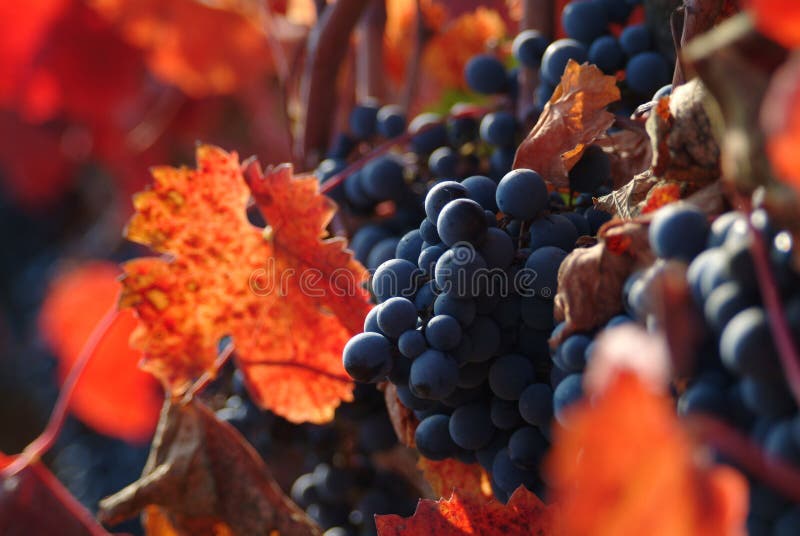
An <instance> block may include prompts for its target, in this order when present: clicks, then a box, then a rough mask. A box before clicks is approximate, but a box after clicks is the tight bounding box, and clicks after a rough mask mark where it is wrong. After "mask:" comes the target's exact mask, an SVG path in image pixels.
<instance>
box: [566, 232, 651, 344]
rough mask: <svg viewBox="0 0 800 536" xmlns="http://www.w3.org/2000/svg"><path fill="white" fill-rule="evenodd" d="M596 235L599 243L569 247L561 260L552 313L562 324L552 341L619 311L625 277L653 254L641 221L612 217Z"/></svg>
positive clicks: (646, 262) (591, 326)
mask: <svg viewBox="0 0 800 536" xmlns="http://www.w3.org/2000/svg"><path fill="white" fill-rule="evenodd" d="M598 238H599V239H600V241H599V243H597V244H596V245H594V246H592V247H589V248H579V249H575V250H573V251H572V253H570V254H569V255H567V257H566V258H565V259H564V261H563V262H562V263H561V267H560V268H559V270H558V294H556V297H555V311H554V315H555V317H556V319H557V320H558V321H565V322H566V325H565V328H564V329H563V330H562V331H561V332H560V335H559V338H558V339H556V340H553V341H552V342H553V343H558V342H560V341H561V340H563V338H566V337H568V336H569V335H571V334H572V333H574V332H576V331H589V330H591V329H593V328H595V327H598V326H602V325H603V324H605V323H606V322H607V321H608V320H610V319H611V317H613V316H614V315H616V314H619V312H620V311H622V287H623V285H624V283H625V279H627V277H628V276H629V275H630V274H631V273H632V272H633V271H634V270H635V269H637V268H638V267H641V266H647V265H649V264H652V262H653V260H654V258H655V257H654V256H653V254H652V252H651V251H650V243H649V241H648V238H647V226H646V225H645V224H643V223H638V222H621V221H619V220H612V221H611V222H609V223H607V224H605V226H604V227H603V228H601V230H600V232H599V233H598Z"/></svg>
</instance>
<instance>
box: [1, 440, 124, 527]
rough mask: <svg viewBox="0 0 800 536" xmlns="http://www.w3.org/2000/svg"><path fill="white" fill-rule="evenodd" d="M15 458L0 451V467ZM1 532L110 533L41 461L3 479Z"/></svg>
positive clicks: (2, 467) (4, 476) (3, 466)
mask: <svg viewBox="0 0 800 536" xmlns="http://www.w3.org/2000/svg"><path fill="white" fill-rule="evenodd" d="M13 460H14V457H11V456H6V455H4V454H3V453H0V470H2V469H4V468H5V467H6V466H8V465H9V464H10V463H11V462H12V461H13ZM0 490H2V491H0V534H3V535H5V536H27V535H31V534H58V535H59V536H109V533H108V532H106V531H105V530H104V529H103V527H101V526H100V525H99V524H98V523H97V522H96V521H95V520H94V518H93V517H92V515H91V514H90V513H89V512H88V511H86V509H85V508H84V507H83V506H81V504H80V503H79V502H78V501H77V500H76V499H75V498H74V497H73V496H72V495H70V494H69V491H67V489H66V488H65V487H64V486H63V485H62V484H61V482H59V481H58V480H57V479H56V477H54V476H53V475H52V473H50V471H48V470H47V468H46V467H44V466H43V465H42V464H41V463H39V462H34V463H32V464H31V465H28V466H27V467H24V468H23V469H22V470H20V471H18V472H17V473H15V474H13V475H3V476H2V477H1V478H0Z"/></svg>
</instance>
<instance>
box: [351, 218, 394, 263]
mask: <svg viewBox="0 0 800 536" xmlns="http://www.w3.org/2000/svg"><path fill="white" fill-rule="evenodd" d="M384 238H389V232H388V231H387V230H386V229H384V228H383V227H380V226H378V225H369V224H368V225H365V226H363V227H362V228H361V229H359V230H358V231H356V232H355V234H354V235H353V238H352V239H351V240H350V244H349V247H350V249H351V250H352V251H353V256H354V257H355V258H356V259H358V261H359V262H361V263H362V264H363V263H366V262H367V257H368V256H369V252H370V251H371V250H372V248H373V247H375V244H377V243H378V242H380V241H381V240H383V239H384Z"/></svg>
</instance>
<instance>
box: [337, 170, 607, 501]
mask: <svg viewBox="0 0 800 536" xmlns="http://www.w3.org/2000/svg"><path fill="white" fill-rule="evenodd" d="M589 158H593V157H592V156H589ZM589 167H590V166H586V169H587V172H588V170H589ZM601 167H602V166H601ZM600 171H601V173H600V174H601V175H602V169H601V170H600ZM590 182H591V181H590ZM589 199H590V198H589ZM573 205H574V210H569V209H568V208H567V207H566V206H565V201H564V199H563V197H562V196H561V195H559V194H552V193H548V191H547V187H546V185H545V183H544V181H543V179H542V178H541V177H540V176H539V174H538V173H536V172H535V171H533V170H529V169H517V170H514V171H511V172H509V173H507V174H505V175H504V176H503V177H502V179H501V180H500V181H499V182H495V181H494V180H492V179H491V178H489V177H487V176H480V175H475V176H470V177H467V178H465V179H463V180H462V181H460V182H458V181H454V180H440V181H438V182H437V183H435V184H434V185H433V186H432V187H431V188H430V190H429V191H428V193H427V195H426V197H425V203H424V207H425V214H426V217H425V219H423V220H422V222H421V223H420V225H419V227H418V228H417V229H414V230H412V231H410V232H409V233H407V234H406V235H405V236H404V237H403V238H402V239H401V240H400V241H399V242H398V244H397V246H396V248H395V252H394V253H395V255H394V258H392V259H390V260H387V261H385V262H384V263H383V264H381V265H380V266H379V267H378V268H377V270H376V271H375V273H374V274H373V276H372V280H371V290H372V293H373V294H374V296H375V299H376V301H377V302H378V305H376V307H375V308H373V309H372V311H371V312H370V313H369V315H368V316H367V319H366V321H365V324H364V332H363V333H361V334H358V335H356V336H355V337H353V338H352V339H351V340H350V341H349V342H348V344H347V345H346V346H345V349H344V355H343V361H344V366H345V369H346V370H347V372H348V373H349V374H350V375H351V376H352V377H353V378H354V379H356V380H358V381H361V382H378V381H383V380H384V379H388V380H389V381H391V382H392V383H394V384H395V385H396V386H397V393H398V397H399V399H400V401H401V402H402V403H403V404H404V405H405V406H406V407H408V408H410V409H412V410H413V411H414V414H415V415H416V416H417V418H419V420H420V424H419V426H418V427H417V430H416V434H415V440H416V445H417V448H418V450H419V451H420V453H421V454H422V455H423V456H425V457H427V458H430V459H434V460H441V459H445V458H451V457H452V458H457V459H459V460H461V461H464V462H467V463H474V462H478V463H480V464H481V465H482V466H483V467H484V468H485V469H487V471H489V472H490V473H491V475H492V483H493V486H494V489H495V494H496V496H497V497H498V498H500V499H502V500H506V499H507V497H508V495H509V494H510V493H511V492H513V491H514V489H516V488H517V487H518V486H519V485H521V484H524V485H526V486H527V487H528V488H529V489H532V490H536V491H539V492H541V490H542V487H541V480H540V478H539V472H538V466H539V463H540V461H541V459H542V457H543V455H544V453H545V452H546V450H547V449H548V446H549V435H550V423H551V419H552V417H553V409H554V407H556V408H561V407H563V406H564V405H565V404H567V403H568V402H569V401H571V400H574V399H575V395H574V393H571V392H570V393H569V394H568V395H567V394H565V392H564V387H562V385H570V384H573V383H574V379H572V378H568V379H567V380H565V381H564V382H562V381H561V379H562V378H558V379H557V381H554V374H555V375H556V376H557V375H558V374H557V372H554V371H558V370H559V369H558V368H557V367H554V366H553V365H552V363H551V356H550V350H549V346H548V339H549V337H550V332H551V330H552V329H553V297H554V296H555V292H556V290H557V275H558V269H559V266H560V264H561V261H562V260H563V259H564V258H565V257H566V255H567V253H568V252H569V251H571V250H572V249H573V248H574V247H575V244H576V242H577V240H578V238H579V236H583V235H589V234H593V233H595V232H596V230H597V228H598V227H599V226H600V225H601V224H602V223H603V222H604V221H606V220H607V219H608V214H605V213H603V212H601V211H596V210H595V209H593V208H590V207H587V206H586V196H583V199H581V196H577V199H576V200H575V203H573ZM595 213H596V214H595ZM569 370H570V371H572V370H571V369H569ZM554 385H559V387H557V388H556V391H555V392H554V391H553V386H554ZM567 399H569V400H567Z"/></svg>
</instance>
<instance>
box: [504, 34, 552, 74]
mask: <svg viewBox="0 0 800 536" xmlns="http://www.w3.org/2000/svg"><path fill="white" fill-rule="evenodd" d="M548 44H550V42H549V41H548V40H547V37H545V36H544V35H542V34H541V33H540V32H537V31H536V30H523V31H521V32H520V33H518V34H517V36H516V37H515V38H514V41H513V43H512V44H511V53H512V54H513V55H514V57H515V58H517V61H519V62H520V64H522V65H524V66H525V67H528V68H529V69H538V68H539V65H541V63H542V55H543V54H544V51H545V49H546V48H547V45H548Z"/></svg>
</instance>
